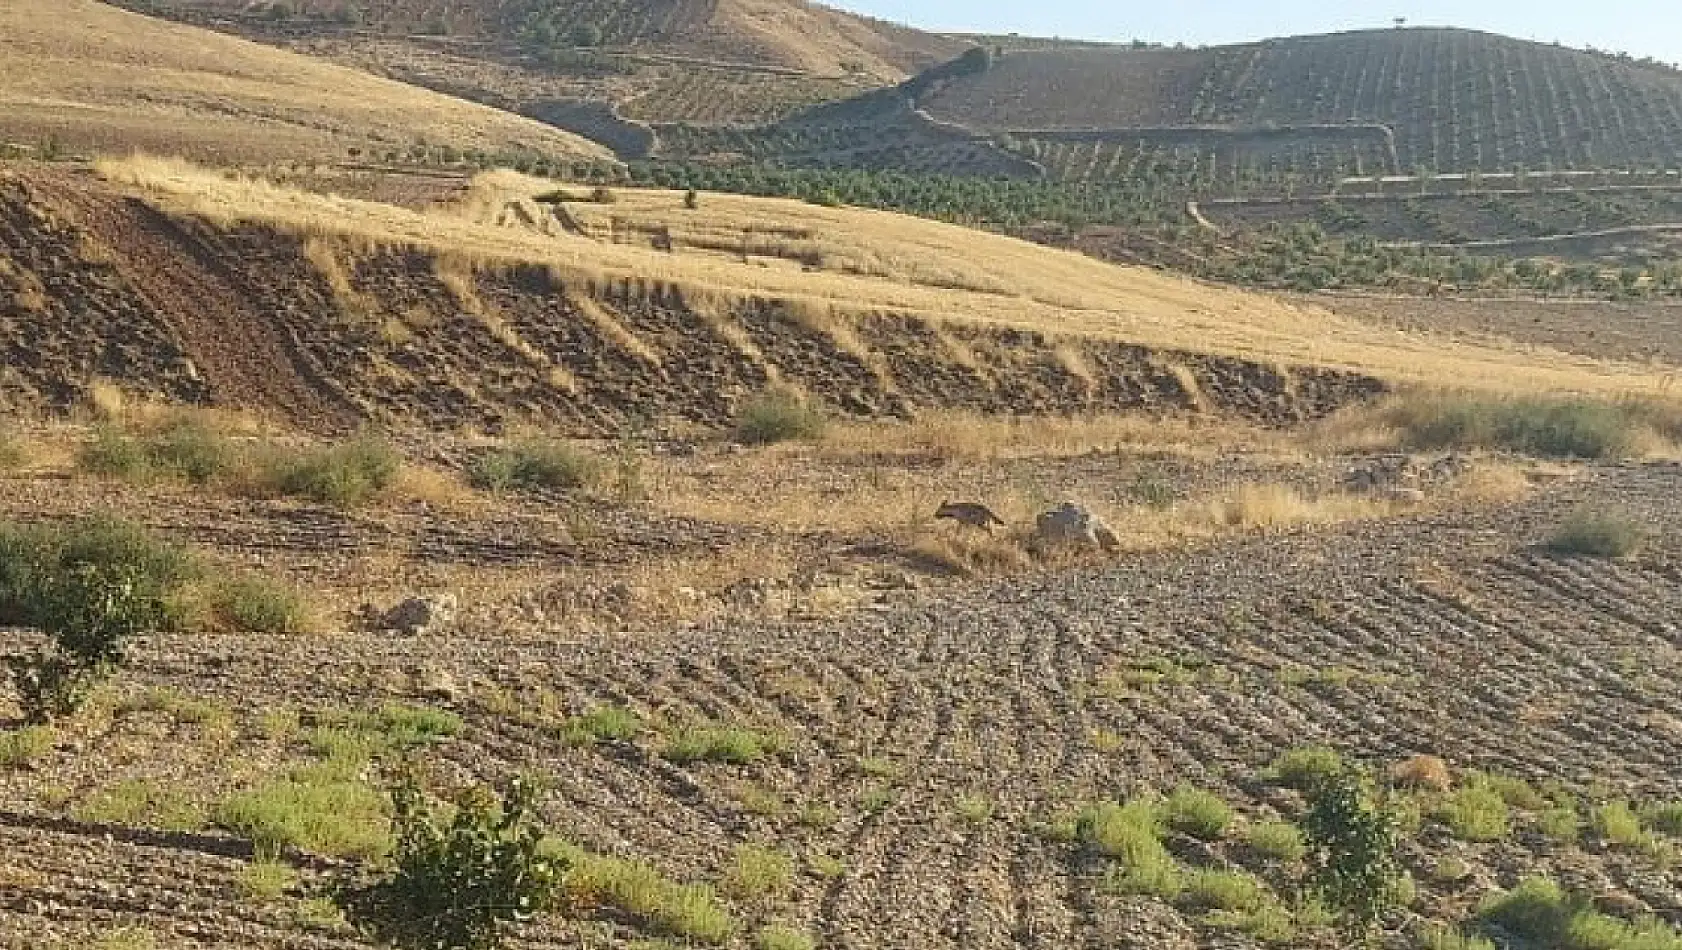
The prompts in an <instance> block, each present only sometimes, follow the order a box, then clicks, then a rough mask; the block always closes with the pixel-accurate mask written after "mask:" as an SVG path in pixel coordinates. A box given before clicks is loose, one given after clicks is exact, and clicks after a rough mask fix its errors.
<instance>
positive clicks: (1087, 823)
mask: <svg viewBox="0 0 1682 950" xmlns="http://www.w3.org/2000/svg"><path fill="white" fill-rule="evenodd" d="M1162 831H1163V826H1162V816H1161V813H1160V810H1159V809H1158V808H1157V807H1156V805H1155V804H1154V803H1151V802H1143V801H1131V802H1128V803H1127V804H1125V805H1122V804H1117V803H1115V802H1102V803H1099V804H1097V805H1092V806H1089V807H1087V808H1086V809H1084V810H1082V811H1081V813H1080V816H1079V817H1078V818H1076V819H1075V835H1076V838H1077V840H1079V841H1080V842H1081V843H1083V844H1084V845H1086V846H1087V847H1089V848H1092V849H1093V850H1095V851H1097V852H1098V853H1099V854H1102V855H1103V856H1105V857H1107V858H1111V859H1114V860H1115V862H1116V867H1114V868H1112V869H1111V873H1110V874H1109V875H1108V877H1107V878H1106V884H1107V886H1109V887H1110V888H1112V889H1113V890H1116V891H1119V892H1121V893H1126V894H1144V895H1148V896H1152V897H1160V898H1163V899H1165V900H1171V899H1173V898H1175V897H1178V896H1179V895H1180V892H1181V890H1182V889H1183V888H1184V880H1183V877H1182V875H1181V872H1180V868H1179V865H1177V864H1176V863H1175V862H1174V857H1173V855H1171V854H1169V853H1168V849H1167V848H1165V847H1163V844H1162V837H1161V835H1162Z"/></svg>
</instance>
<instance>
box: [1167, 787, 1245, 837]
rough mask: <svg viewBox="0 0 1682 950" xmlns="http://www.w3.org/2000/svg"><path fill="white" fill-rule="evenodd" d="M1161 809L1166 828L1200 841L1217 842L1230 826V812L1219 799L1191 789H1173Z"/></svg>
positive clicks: (1216, 796) (1210, 794)
mask: <svg viewBox="0 0 1682 950" xmlns="http://www.w3.org/2000/svg"><path fill="white" fill-rule="evenodd" d="M1162 809H1163V818H1164V820H1165V821H1166V822H1167V825H1168V827H1169V828H1171V829H1173V830H1175V831H1178V832H1180V833H1181V834H1186V835H1191V836H1192V837H1193V838H1197V839H1199V840H1202V841H1214V840H1217V839H1219V838H1220V837H1221V836H1223V835H1225V834H1226V829H1227V826H1228V825H1230V824H1231V823H1232V809H1231V808H1230V807H1229V806H1228V805H1227V803H1226V802H1224V801H1222V800H1221V798H1220V796H1218V795H1215V794H1213V793H1211V792H1206V791H1203V790H1202V789H1198V788H1193V787H1192V786H1190V785H1181V786H1180V787H1179V788H1176V789H1175V790H1174V792H1173V794H1171V795H1169V796H1168V799H1167V800H1166V801H1164V802H1163V803H1162Z"/></svg>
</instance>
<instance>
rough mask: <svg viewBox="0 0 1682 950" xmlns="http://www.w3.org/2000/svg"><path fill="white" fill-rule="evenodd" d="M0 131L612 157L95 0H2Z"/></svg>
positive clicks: (230, 145) (328, 153)
mask: <svg viewBox="0 0 1682 950" xmlns="http://www.w3.org/2000/svg"><path fill="white" fill-rule="evenodd" d="M0 61H3V62H4V67H3V68H0V141H8V140H9V141H13V142H17V143H20V144H26V145H32V144H35V143H36V142H38V141H44V140H46V139H47V138H49V137H52V138H55V139H57V140H58V141H60V142H62V143H64V144H66V145H68V146H70V147H72V148H76V149H86V150H91V151H118V152H126V151H128V150H130V149H133V148H137V147H138V148H150V149H155V150H167V151H170V152H173V153H177V154H190V155H194V156H197V157H200V158H204V159H211V160H217V161H224V162H244V161H269V160H280V159H288V160H307V159H317V160H320V159H336V160H343V159H344V158H345V157H346V156H347V155H348V154H349V150H350V149H352V148H357V149H361V150H363V151H366V152H370V153H377V152H381V151H384V150H388V149H399V150H401V149H406V148H408V147H409V146H410V145H412V144H414V143H415V142H417V141H425V142H428V143H431V144H433V145H450V146H454V147H456V148H458V149H482V150H485V151H491V152H495V151H498V150H502V149H529V150H533V151H539V152H543V153H546V154H550V155H564V156H576V157H579V158H599V159H603V160H607V159H610V158H611V156H610V155H609V153H608V152H607V151H606V150H605V149H603V148H602V147H601V146H599V145H596V144H595V143H593V142H590V141H588V140H586V139H582V138H580V137H578V136H576V135H573V134H571V133H568V132H563V131H561V130H559V129H556V128H554V127H552V126H547V125H544V124H542V123H540V122H536V121H533V120H530V119H525V118H521V117H519V116H515V115H511V114H509V113H505V112H501V111H498V110H495V109H491V108H488V107H485V106H480V105H475V104H473V103H470V102H465V101H463V100H459V99H453V98H450V97H448V96H443V95H439V94H437V93H433V92H428V91H426V90H424V89H419V88H416V87H413V86H407V85H404V84H402V83H398V82H393V81H390V80H386V79H380V78H378V77H375V76H372V75H369V74H366V73H362V72H358V71H356V70H352V69H346V68H344V67H340V66H333V65H329V64H327V63H324V62H320V61H317V60H313V59H310V58H309V57H306V56H301V55H297V54H294V53H288V52H284V51H281V50H276V49H273V48H270V47H267V46H262V45H259V44H257V43H251V42H247V41H245V40H240V39H235V38H233V37H228V36H223V35H221V34H219V33H213V32H210V31H208V30H201V29H197V28H194V27H189V26H182V25H179V24H174V23H169V22H166V21H163V20H155V19H152V18H150V17H144V16H139V15H136V14H132V13H128V12H126V11H123V10H119V9H117V8H115V7H111V6H107V5H105V4H103V3H96V2H93V0H54V2H51V3H47V2H42V0H4V2H0Z"/></svg>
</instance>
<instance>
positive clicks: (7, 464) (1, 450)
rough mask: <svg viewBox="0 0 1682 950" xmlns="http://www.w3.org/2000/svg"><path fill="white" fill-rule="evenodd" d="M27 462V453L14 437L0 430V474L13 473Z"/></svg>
mask: <svg viewBox="0 0 1682 950" xmlns="http://www.w3.org/2000/svg"><path fill="white" fill-rule="evenodd" d="M27 461H29V453H28V452H27V451H26V450H25V449H24V447H23V442H22V441H20V440H19V439H18V438H17V437H16V436H14V435H12V434H11V433H9V432H7V431H5V430H4V429H0V473H4V472H13V471H17V470H18V469H20V468H22V467H23V466H24V463H25V462H27Z"/></svg>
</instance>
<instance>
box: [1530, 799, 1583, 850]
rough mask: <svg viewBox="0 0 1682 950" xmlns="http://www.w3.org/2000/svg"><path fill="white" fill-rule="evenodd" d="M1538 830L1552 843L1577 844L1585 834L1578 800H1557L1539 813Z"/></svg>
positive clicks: (1537, 819)
mask: <svg viewBox="0 0 1682 950" xmlns="http://www.w3.org/2000/svg"><path fill="white" fill-rule="evenodd" d="M1536 830H1538V831H1540V832H1541V833H1542V834H1543V836H1545V837H1546V838H1548V839H1549V840H1550V841H1555V842H1558V843H1560V844H1576V843H1577V841H1578V839H1579V838H1581V837H1582V834H1583V816H1582V814H1581V812H1579V811H1578V809H1577V802H1576V800H1575V799H1572V798H1570V797H1569V796H1564V797H1560V798H1556V799H1555V801H1554V804H1553V805H1552V806H1550V807H1548V808H1544V809H1543V810H1541V811H1539V812H1537V813H1536Z"/></svg>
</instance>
